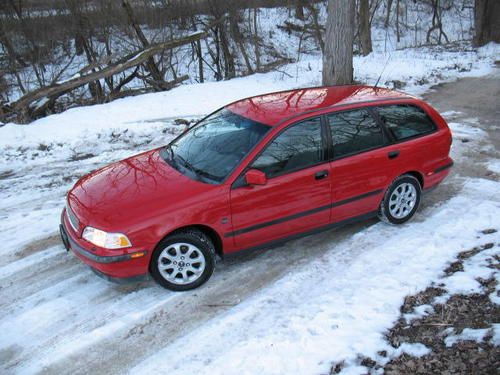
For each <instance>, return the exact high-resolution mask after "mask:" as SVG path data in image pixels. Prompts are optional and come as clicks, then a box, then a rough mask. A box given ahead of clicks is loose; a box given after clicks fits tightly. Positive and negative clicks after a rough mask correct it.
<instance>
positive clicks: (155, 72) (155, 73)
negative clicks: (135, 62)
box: [122, 0, 164, 86]
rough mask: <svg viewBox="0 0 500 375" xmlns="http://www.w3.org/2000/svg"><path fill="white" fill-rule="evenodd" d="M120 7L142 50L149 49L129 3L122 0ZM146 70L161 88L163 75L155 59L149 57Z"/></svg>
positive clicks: (126, 0)
mask: <svg viewBox="0 0 500 375" xmlns="http://www.w3.org/2000/svg"><path fill="white" fill-rule="evenodd" d="M122 6H123V8H125V11H126V13H127V17H128V21H129V22H130V25H131V26H132V28H133V29H134V30H135V33H136V35H137V38H138V39H139V41H140V42H141V44H142V46H143V47H144V48H147V47H149V41H148V39H147V38H146V36H145V35H144V33H143V32H142V29H141V27H140V26H139V23H138V22H137V20H136V19H135V15H134V11H133V10H132V7H131V6H130V3H129V1H128V0H122ZM145 65H146V69H147V70H148V71H149V73H150V74H151V77H152V78H153V80H154V81H156V82H158V83H159V86H161V83H162V82H164V79H163V74H162V72H161V71H160V69H159V68H158V66H157V65H156V62H155V59H154V57H153V56H151V57H150V58H149V59H148V60H147V62H146V64H145Z"/></svg>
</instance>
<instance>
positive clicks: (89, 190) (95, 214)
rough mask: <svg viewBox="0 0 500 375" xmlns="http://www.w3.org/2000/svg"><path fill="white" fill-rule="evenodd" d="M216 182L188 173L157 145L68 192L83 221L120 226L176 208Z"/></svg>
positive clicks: (111, 227) (106, 227)
mask: <svg viewBox="0 0 500 375" xmlns="http://www.w3.org/2000/svg"><path fill="white" fill-rule="evenodd" d="M216 186H217V185H210V184H205V183H202V182H199V181H195V180H192V179H190V178H188V177H186V176H184V175H183V174H182V173H180V172H178V171H177V170H176V169H174V168H172V167H171V166H170V165H169V164H168V163H166V162H165V161H164V160H163V159H162V157H161V156H160V150H159V149H156V150H152V151H148V152H145V153H142V154H139V155H136V156H133V157H130V158H128V159H125V160H121V161H119V162H116V163H113V164H110V165H108V166H106V167H104V168H101V169H98V170H96V171H94V172H92V173H90V174H88V175H86V176H84V177H82V178H81V179H80V180H79V181H78V182H77V183H76V184H75V186H74V187H73V189H71V191H70V192H69V193H68V202H69V205H70V207H71V209H72V210H73V211H74V213H75V214H76V216H77V217H78V218H79V219H80V220H81V222H82V223H83V224H85V225H91V226H94V227H97V228H99V229H103V230H118V229H119V228H122V227H123V226H128V225H130V224H131V223H133V222H137V221H144V220H147V219H150V218H154V217H155V216H157V215H161V214H164V213H165V212H166V211H170V212H173V211H175V208H176V207H178V206H185V205H186V204H189V201H190V200H191V199H192V197H194V196H199V195H200V194H203V192H205V191H208V190H211V189H214V188H215V187H216Z"/></svg>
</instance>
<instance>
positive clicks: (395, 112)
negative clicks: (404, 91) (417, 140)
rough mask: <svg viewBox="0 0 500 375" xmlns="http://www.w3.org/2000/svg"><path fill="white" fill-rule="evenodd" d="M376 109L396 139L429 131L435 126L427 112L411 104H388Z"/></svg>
mask: <svg viewBox="0 0 500 375" xmlns="http://www.w3.org/2000/svg"><path fill="white" fill-rule="evenodd" d="M377 111H378V113H379V115H380V118H381V120H382V122H384V123H385V125H386V126H387V128H388V129H389V131H390V132H391V133H392V135H393V136H394V138H396V139H397V140H398V141H399V140H402V139H407V138H412V137H415V136H418V135H422V134H426V133H430V132H432V131H434V130H435V128H436V126H435V125H434V123H433V122H432V120H431V119H430V118H429V116H427V114H426V113H425V112H424V111H423V110H422V109H420V108H418V107H415V106H412V105H404V104H398V105H388V106H383V107H378V108H377Z"/></svg>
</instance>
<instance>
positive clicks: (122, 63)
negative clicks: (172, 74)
mask: <svg viewBox="0 0 500 375" xmlns="http://www.w3.org/2000/svg"><path fill="white" fill-rule="evenodd" d="M207 35H208V30H205V31H198V32H195V33H192V34H190V35H188V36H185V37H183V38H179V39H174V40H169V41H167V42H162V43H157V44H152V45H150V46H149V47H147V48H144V49H143V50H141V51H138V52H134V53H131V54H129V55H127V56H125V57H123V58H121V59H120V60H118V61H117V62H115V63H114V64H112V65H108V66H107V67H105V68H103V69H102V70H98V71H94V72H92V73H90V74H87V75H79V76H77V77H74V78H70V79H68V80H66V81H64V82H58V83H55V84H53V85H50V86H44V87H41V88H39V89H37V90H34V91H31V92H29V93H27V94H26V95H24V96H22V97H21V98H20V99H19V100H17V101H16V102H14V103H12V104H11V105H10V106H9V107H10V109H11V111H13V112H15V113H17V114H18V117H19V119H20V120H21V121H23V120H24V121H25V120H27V119H29V113H28V112H29V108H30V105H31V104H32V103H35V102H38V101H40V100H43V99H46V100H49V99H50V98H52V97H57V96H59V95H60V94H62V93H65V92H68V91H71V90H74V89H76V88H78V87H81V86H84V85H86V84H88V83H91V82H95V81H97V80H100V79H103V78H107V77H110V76H113V75H116V74H119V73H121V72H123V71H125V70H127V69H130V68H133V67H135V66H137V65H139V64H142V63H144V62H146V61H147V60H148V59H149V58H150V57H151V56H154V55H156V54H158V53H160V52H162V51H163V50H165V49H171V48H175V47H179V46H182V45H185V44H189V43H191V42H193V41H196V40H199V39H202V38H204V37H206V36H207ZM83 70H84V71H85V68H84V69H83ZM169 87H170V85H169V83H168V82H166V84H165V87H164V88H163V87H162V88H163V89H165V90H166V89H168V88H169ZM24 121H23V122H24Z"/></svg>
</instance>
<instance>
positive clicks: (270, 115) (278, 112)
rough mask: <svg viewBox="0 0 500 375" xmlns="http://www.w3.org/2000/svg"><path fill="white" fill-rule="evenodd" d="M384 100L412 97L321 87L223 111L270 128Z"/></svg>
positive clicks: (380, 90)
mask: <svg viewBox="0 0 500 375" xmlns="http://www.w3.org/2000/svg"><path fill="white" fill-rule="evenodd" d="M387 99H415V97H413V96H411V95H408V94H405V93H402V92H399V91H394V90H389V89H386V88H382V87H372V86H364V85H345V86H324V87H309V88H303V89H296V90H288V91H280V92H273V93H269V94H264V95H258V96H253V97H250V98H246V99H242V100H238V101H236V102H234V103H231V104H229V105H227V106H226V107H225V108H226V109H228V110H230V111H231V112H233V113H236V114H238V115H241V116H243V117H246V118H249V119H252V120H254V121H257V122H260V123H263V124H267V125H271V126H273V125H277V124H279V123H281V122H282V121H284V120H286V119H288V118H290V117H294V116H297V115H301V114H303V113H308V112H314V111H316V110H321V109H325V108H328V107H337V106H343V105H349V104H355V103H361V102H373V101H382V100H387Z"/></svg>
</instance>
